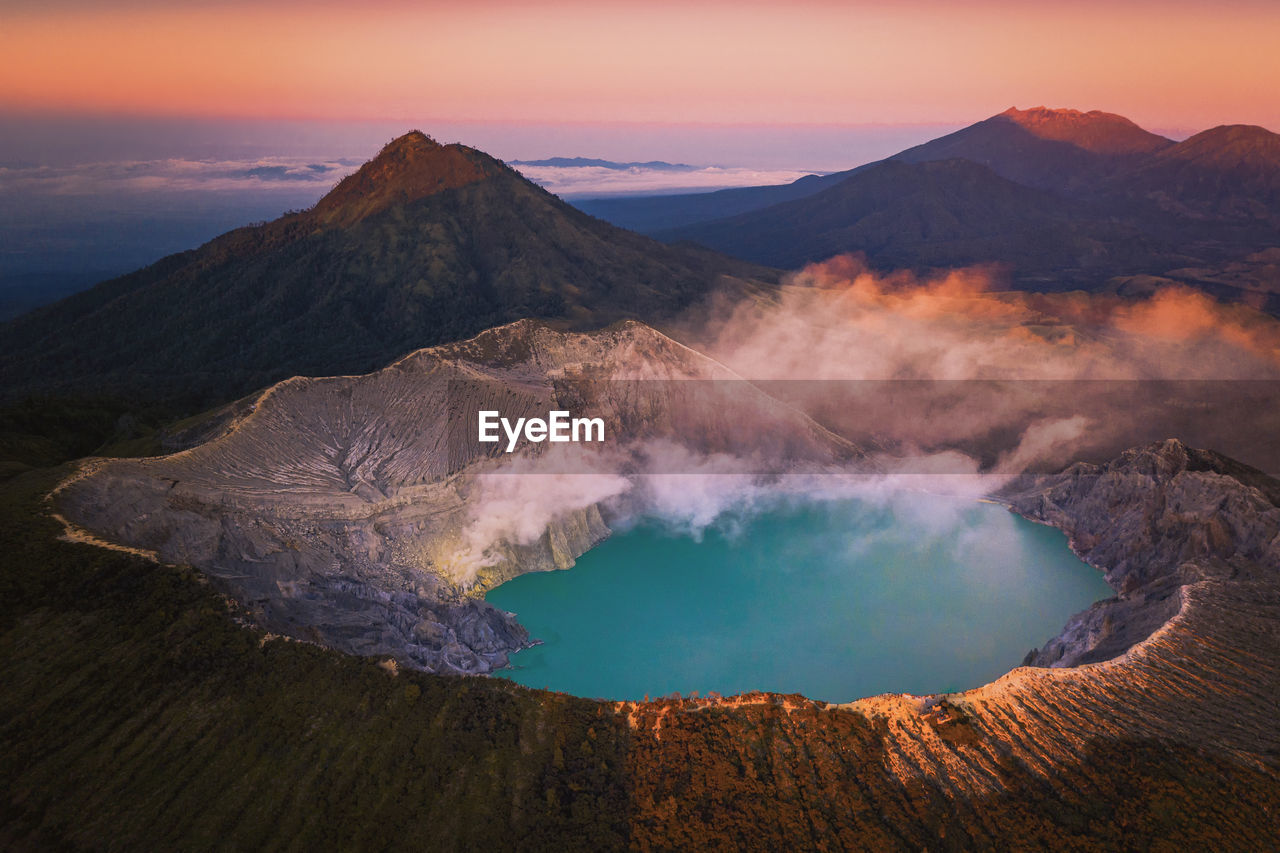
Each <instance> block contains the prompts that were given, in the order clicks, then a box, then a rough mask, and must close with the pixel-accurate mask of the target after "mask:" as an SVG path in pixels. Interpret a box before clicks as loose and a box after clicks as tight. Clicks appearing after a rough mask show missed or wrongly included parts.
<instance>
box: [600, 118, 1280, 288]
mask: <svg viewBox="0 0 1280 853" xmlns="http://www.w3.org/2000/svg"><path fill="white" fill-rule="evenodd" d="M578 205H579V206H580V207H581V208H582V209H583V210H586V211H587V212H589V213H592V214H593V215H596V216H601V217H603V218H606V219H608V220H609V221H611V222H614V223H615V224H618V225H621V226H623V227H629V228H635V229H636V230H639V231H642V232H644V233H648V234H653V235H655V236H658V237H659V238H660V239H663V240H665V241H668V242H673V243H676V242H684V241H691V242H695V243H699V244H702V245H705V246H708V247H710V248H714V249H717V250H719V251H722V252H725V253H727V254H731V255H734V256H736V257H740V258H743V259H747V260H752V261H756V262H759V263H766V264H770V265H774V266H778V267H784V268H795V267H799V266H801V265H803V264H805V263H808V262H811V261H818V260H823V259H825V258H828V257H830V256H832V255H834V254H838V253H842V252H861V253H863V254H865V255H866V256H867V258H868V260H869V261H870V262H871V263H872V264H873V265H876V266H878V267H882V268H893V267H911V268H916V269H922V268H929V267H937V266H952V265H957V264H973V263H990V264H996V265H999V266H1001V267H1003V268H1005V269H1007V270H1008V274H1009V280H1010V284H1011V285H1012V286H1015V287H1019V288H1025V289H1032V290H1061V289H1071V288H1086V289H1090V290H1098V289H1113V290H1116V289H1118V290H1121V291H1122V292H1123V291H1124V289H1125V288H1126V287H1128V288H1132V287H1135V286H1137V287H1149V286H1151V285H1152V284H1153V283H1158V281H1160V280H1168V281H1180V282H1185V283H1188V284H1192V285H1194V286H1197V287H1202V288H1204V289H1206V290H1208V291H1210V292H1213V293H1215V294H1216V295H1218V296H1221V297H1225V298H1229V299H1247V300H1249V301H1251V302H1253V303H1255V304H1259V305H1261V306H1263V307H1266V308H1268V310H1271V311H1273V312H1274V311H1277V310H1280V281H1275V280H1274V277H1273V276H1271V277H1268V276H1267V275H1266V274H1265V271H1261V272H1262V274H1261V275H1260V277H1259V279H1258V280H1256V281H1252V282H1250V281H1248V276H1242V275H1240V274H1239V269H1238V268H1239V267H1240V265H1244V266H1246V267H1248V266H1250V265H1259V266H1260V267H1261V266H1266V259H1267V258H1268V257H1269V255H1268V254H1267V251H1268V250H1270V249H1273V248H1275V247H1280V136H1278V135H1276V134H1274V133H1272V132H1270V131H1268V130H1265V129H1264V128H1260V127H1251V126H1243V125H1235V126H1224V127H1218V128H1213V129H1211V130H1207V131H1205V132H1203V133H1199V134H1197V135H1195V136H1193V137H1191V138H1190V139H1187V140H1185V141H1183V142H1174V141H1173V140H1171V139H1166V138H1164V137H1162V136H1158V135H1156V134H1153V133H1149V132H1147V131H1145V130H1143V129H1142V128H1140V127H1138V126H1137V125H1136V124H1134V123H1133V122H1131V121H1129V120H1128V119H1125V118H1123V117H1121V116H1117V115H1112V114H1110V113H1103V112H1097V111H1094V112H1087V113H1086V112H1079V111H1076V110H1051V109H1046V108H1044V107H1037V108H1035V109H1031V110H1018V109H1010V110H1006V111H1005V112H1003V113H1001V114H999V115H996V116H992V117H991V118H989V119H986V120H984V121H980V122H978V123H977V124H974V125H971V126H969V127H966V128H964V129H962V130H959V131H957V132H955V133H952V134H949V135H947V136H943V137H940V138H938V139H935V140H932V141H930V142H926V143H924V144H923V145H918V146H916V147H914V148H910V149H907V150H906V151H903V152H901V153H899V154H897V155H894V156H893V157H890V158H888V159H886V160H882V161H879V162H876V163H870V164H867V165H865V166H861V167H858V168H856V169H851V170H848V171H845V172H838V173H835V174H831V175H825V176H821V177H819V176H812V177H809V178H804V179H801V180H799V181H796V182H794V183H792V184H786V185H781V186H769V187H748V188H742V189H734V190H724V191H720V192H715V193H703V194H686V195H674V196H661V197H648V198H642V199H626V198H621V199H601V200H589V201H580V202H578ZM1227 266H1233V268H1235V269H1236V274H1234V275H1230V276H1228V275H1225V274H1224V272H1223V271H1224V269H1225V268H1226V267H1227ZM1228 279H1229V280H1230V281H1229V283H1228ZM1135 282H1139V284H1135Z"/></svg>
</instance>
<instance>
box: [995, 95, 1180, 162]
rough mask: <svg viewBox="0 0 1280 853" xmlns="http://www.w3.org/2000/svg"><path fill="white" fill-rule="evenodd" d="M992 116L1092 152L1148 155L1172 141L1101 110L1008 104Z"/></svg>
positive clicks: (1044, 136)
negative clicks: (1019, 107) (1013, 105)
mask: <svg viewBox="0 0 1280 853" xmlns="http://www.w3.org/2000/svg"><path fill="white" fill-rule="evenodd" d="M996 118H998V119H1001V118H1002V119H1005V120H1007V121H1011V122H1013V123H1014V124H1017V125H1018V126H1019V127H1021V128H1023V129H1024V130H1026V131H1028V132H1030V133H1032V134H1034V135H1035V136H1038V137H1040V138H1041V139H1052V140H1056V141H1058V142H1069V143H1071V144H1072V145H1075V146H1077V147H1080V148H1083V149H1085V150H1087V151H1092V152H1093V153H1095V154H1108V155H1116V154H1151V153H1154V152H1156V151H1159V150H1161V149H1163V148H1167V147H1169V146H1170V145H1172V144H1173V142H1172V141H1171V140H1169V139H1165V138H1164V137H1163V136H1157V135H1156V134H1154V133H1150V132H1148V131H1146V130H1143V129H1142V128H1140V127H1138V126H1137V125H1136V124H1134V123H1133V122H1131V121H1129V119H1127V118H1125V117H1124V116H1119V115H1116V114H1115V113H1104V112H1102V111H1101V110H1090V111H1089V112H1087V113H1086V112H1081V111H1080V110H1071V109H1050V108H1049V107H1044V106H1039V107H1032V108H1031V109H1027V110H1020V109H1018V108H1017V107H1009V109H1007V110H1005V111H1004V112H1002V113H1000V115H998V116H996Z"/></svg>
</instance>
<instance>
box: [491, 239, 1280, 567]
mask: <svg viewBox="0 0 1280 853" xmlns="http://www.w3.org/2000/svg"><path fill="white" fill-rule="evenodd" d="M993 277H994V276H993V273H992V272H990V271H986V270H981V269H966V270H955V271H950V272H946V273H943V274H940V275H937V276H934V277H918V276H915V275H912V274H909V273H895V274H890V275H881V274H877V273H875V272H873V271H871V270H869V269H868V268H867V267H866V266H865V265H863V264H862V263H861V262H860V261H859V260H858V259H855V258H850V257H840V258H835V259H833V260H831V261H828V262H826V263H823V264H816V265H813V266H810V267H808V268H806V269H804V270H802V271H800V272H799V273H796V274H795V275H793V276H792V277H791V278H790V280H789V281H788V282H787V285H786V286H785V287H784V288H783V289H782V291H781V293H780V294H779V296H778V297H777V298H776V299H760V300H746V301H738V302H733V303H728V304H722V305H720V306H718V308H717V309H716V310H714V311H712V312H711V316H710V319H706V317H705V316H704V317H703V318H702V319H700V320H699V321H698V323H697V325H696V326H694V325H687V326H685V327H684V328H682V329H680V330H679V332H678V334H677V336H678V337H680V338H681V339H682V340H684V341H686V342H687V343H689V344H691V345H692V346H693V347H694V348H695V349H697V350H699V351H701V352H703V353H706V354H708V355H710V356H712V357H713V358H715V359H716V360H718V361H719V362H721V363H722V364H724V365H726V366H727V367H729V368H730V369H731V370H732V371H733V372H734V373H736V374H737V375H739V376H741V377H744V378H745V379H748V380H752V384H753V385H754V386H755V387H758V388H760V389H762V390H764V391H765V392H766V393H767V394H769V395H771V396H772V397H774V398H776V399H779V400H783V401H784V402H786V403H788V404H790V405H792V406H794V407H795V408H797V409H799V410H801V411H803V412H805V413H806V414H808V415H810V416H811V417H812V418H813V419H814V420H816V421H817V422H818V423H820V424H821V425H823V426H824V427H826V428H828V429H830V430H831V431H832V432H834V433H835V434H836V435H838V436H841V437H842V438H845V439H848V440H849V441H852V442H854V443H855V444H856V445H858V446H860V447H862V448H864V449H867V450H868V451H869V454H868V456H867V457H865V458H863V459H861V460H859V461H858V462H856V463H852V464H850V465H847V466H826V467H822V466H816V467H812V466H811V467H810V468H808V469H804V468H798V469H797V470H795V471H791V472H782V473H779V472H777V471H773V472H769V473H762V472H761V470H760V468H759V464H758V460H756V459H749V458H745V456H743V457H739V456H735V455H733V454H728V453H714V454H707V453H699V452H697V451H696V450H694V449H692V448H689V447H686V446H683V445H680V444H675V443H671V442H647V443H643V444H642V446H641V447H634V446H633V447H627V448H622V447H618V446H611V447H609V448H606V449H604V450H599V451H594V452H593V453H594V455H593V456H592V460H593V461H592V462H591V463H590V465H589V466H588V470H585V472H582V471H583V469H582V468H579V469H577V470H578V471H580V472H582V473H565V470H566V469H565V468H563V467H558V464H557V461H556V458H555V455H554V454H549V453H548V454H542V455H539V456H536V457H532V458H528V459H525V460H523V461H521V462H519V463H513V464H514V465H515V466H516V467H510V468H504V469H502V470H501V471H500V472H499V473H496V474H493V475H489V476H482V477H481V478H480V480H479V485H478V488H477V491H476V493H475V494H474V495H473V501H472V504H471V506H472V524H471V527H470V529H469V530H468V531H467V534H466V538H467V552H468V554H469V555H470V559H472V560H473V561H474V562H475V564H476V565H477V566H481V565H484V564H485V563H486V561H487V560H488V559H489V558H488V557H486V556H485V555H486V549H487V548H488V546H489V544H490V543H492V542H494V541H496V540H506V541H510V542H517V543H520V544H529V543H530V542H532V541H534V540H536V539H537V537H538V536H541V535H542V533H543V531H544V530H545V529H546V524H547V522H549V521H550V520H551V519H553V518H556V517H560V516H562V515H564V514H565V513H567V512H571V511H576V510H581V509H582V508H584V507H586V506H588V505H591V504H598V505H601V506H603V507H604V509H605V511H606V513H607V515H608V516H609V518H610V520H611V522H612V524H613V525H614V526H618V525H624V526H625V525H627V524H629V523H630V521H631V520H633V519H638V518H646V519H658V520H660V521H662V522H663V523H665V524H666V525H667V526H669V527H670V528H672V529H673V530H676V531H679V532H683V533H686V534H689V535H692V536H695V537H696V536H699V535H701V532H702V531H703V530H705V529H706V528H707V527H708V526H709V525H711V524H713V523H715V522H717V520H720V521H721V523H723V520H724V518H725V517H732V516H735V515H738V516H742V515H748V514H750V513H753V512H758V511H761V510H763V509H767V508H768V507H770V506H776V505H777V503H778V502H779V501H804V500H825V499H845V498H856V499H859V500H863V501H867V502H870V503H877V504H882V505H887V504H890V503H892V504H895V505H896V506H898V507H899V508H900V512H901V513H902V514H903V515H904V517H907V516H910V517H912V518H913V520H914V522H915V523H917V524H918V525H920V526H922V527H927V526H929V525H930V524H931V521H930V518H929V513H928V512H925V513H923V517H921V514H920V513H917V514H914V515H911V514H910V513H908V512H907V511H906V510H905V507H907V506H909V505H910V504H911V503H912V501H911V499H910V497H909V496H910V495H911V494H912V493H917V494H918V493H920V492H929V493H937V494H950V495H959V496H964V497H970V498H979V497H982V496H984V495H988V494H991V493H992V492H994V491H995V490H997V489H999V488H1000V486H1002V485H1003V484H1004V483H1006V482H1007V481H1008V480H1009V479H1010V478H1011V477H1014V476H1017V475H1019V474H1021V473H1023V472H1025V471H1028V470H1047V469H1053V468H1057V467H1061V466H1062V465H1065V464H1067V463H1069V462H1071V461H1075V460H1079V459H1099V460H1101V459H1103V458H1109V457H1110V456H1112V455H1114V454H1115V453H1118V452H1120V451H1122V450H1124V449H1126V448H1128V447H1131V446H1134V445H1136V444H1141V443H1144V442H1147V441H1153V440H1157V439H1162V438H1167V437H1171V436H1176V437H1180V438H1184V439H1185V440H1188V441H1190V442H1192V443H1194V444H1198V445H1200V446H1207V447H1213V448H1215V449H1219V450H1222V451H1224V452H1226V453H1228V454H1229V455H1233V456H1236V457H1237V458H1242V459H1244V460H1245V461H1249V462H1252V463H1253V464H1255V465H1258V466H1259V467H1263V468H1269V469H1270V470H1280V452H1278V451H1277V449H1276V447H1275V446H1274V445H1275V442H1273V441H1272V440H1271V439H1270V438H1269V436H1273V435H1276V434H1280V423H1274V421H1276V419H1277V417H1278V416H1277V414H1275V413H1274V412H1272V411H1270V409H1267V408H1266V407H1265V401H1266V400H1268V399H1270V400H1274V393H1275V390H1276V386H1275V385H1273V384H1271V383H1273V382H1276V381H1277V380H1280V324H1278V323H1277V322H1276V321H1275V320H1274V319H1273V318H1271V317H1268V316H1266V315H1263V314H1261V313H1259V312H1257V311H1254V310H1253V309H1251V308H1248V307H1246V306H1241V305H1222V304H1219V303H1216V302H1214V301H1213V300H1212V299H1210V298H1209V297H1207V296H1205V295H1203V294H1201V293H1198V292H1193V291H1189V290H1185V289H1167V290H1162V291H1159V292H1157V293H1155V294H1154V295H1152V296H1150V297H1149V298H1145V299H1138V300H1133V299H1122V298H1119V297H1113V296H1105V295H1102V296H1097V295H1095V296H1090V295H1087V294H1082V293H1068V294H1055V295H1037V294H1026V293H1009V292H998V291H996V290H994V289H993V286H992V283H993ZM744 384H745V383H744ZM1259 401H1261V402H1259ZM1271 408H1274V407H1271ZM1242 413H1245V414H1246V416H1245V417H1241V414H1242ZM637 460H642V461H641V463H640V464H637ZM578 464H579V465H581V463H578ZM623 472H625V475H624V474H623ZM512 474H518V476H512ZM904 496H906V497H905V498H904ZM937 505H938V504H936V503H933V504H929V506H934V507H936V506H937ZM931 511H932V510H931ZM935 521H936V522H937V523H938V524H940V525H942V526H944V527H945V525H947V524H949V523H952V522H953V520H948V519H936V520H935Z"/></svg>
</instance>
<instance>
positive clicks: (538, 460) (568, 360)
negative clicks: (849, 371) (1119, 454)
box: [57, 321, 857, 673]
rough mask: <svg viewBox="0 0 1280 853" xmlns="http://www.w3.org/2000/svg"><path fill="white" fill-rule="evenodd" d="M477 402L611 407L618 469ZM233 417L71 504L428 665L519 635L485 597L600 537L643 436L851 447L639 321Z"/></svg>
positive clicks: (92, 482) (600, 410)
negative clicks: (606, 511) (496, 429)
mask: <svg viewBox="0 0 1280 853" xmlns="http://www.w3.org/2000/svg"><path fill="white" fill-rule="evenodd" d="M688 380H702V381H697V382H691V381H688ZM706 380H713V381H706ZM714 380H723V381H720V382H718V381H714ZM481 409H493V410H498V411H500V412H501V413H502V415H503V416H505V417H508V418H511V419H513V420H514V419H515V418H517V417H544V418H545V417H546V416H547V413H548V412H549V411H551V410H553V409H565V410H569V411H572V412H573V413H574V414H575V415H584V416H592V417H600V418H601V419H602V420H603V421H604V422H605V434H606V436H607V437H610V439H612V440H611V441H608V442H606V444H605V445H604V446H603V448H602V449H601V450H600V451H599V452H600V453H603V454H607V457H606V458H607V460H608V461H607V468H605V469H603V470H602V469H601V467H600V464H599V463H598V462H596V461H593V460H595V459H596V458H597V457H593V456H592V455H591V453H590V452H589V451H590V448H589V446H587V445H555V446H554V447H555V448H557V449H560V448H575V450H573V451H566V452H565V453H563V454H558V455H557V454H553V453H552V452H551V446H549V445H548V444H545V443H543V444H531V443H528V442H521V444H520V446H519V447H518V449H517V450H516V451H515V452H513V453H510V454H508V453H506V452H505V439H504V440H503V441H502V442H501V443H499V444H481V443H479V442H478V441H477V418H476V415H477V413H478V411H479V410H481ZM226 417H227V419H228V420H227V421H226V422H223V423H219V424H216V425H215V426H216V428H213V429H210V430H209V431H208V434H209V435H212V436H216V437H213V438H212V439H211V440H209V441H207V442H205V443H203V444H200V445H199V446H196V447H193V448H191V449H189V450H186V451H183V452H180V453H176V454H173V455H171V456H165V457H157V458H153V459H141V460H124V459H121V460H98V461H94V462H90V463H88V464H86V465H85V466H84V467H83V468H82V469H81V472H80V474H79V475H78V476H76V477H74V478H72V479H71V480H69V481H68V482H66V483H64V484H63V485H62V486H61V487H60V489H59V491H58V493H57V502H58V505H59V507H60V510H61V512H62V513H63V514H64V515H65V516H66V517H67V518H69V519H70V520H71V521H72V522H74V523H75V524H78V525H81V526H82V527H83V528H85V529H86V530H87V531H88V532H89V533H90V534H92V535H94V536H97V537H100V538H101V539H105V540H107V541H109V542H113V543H119V544H123V545H127V546H130V547H133V548H138V549H144V550H147V551H151V552H154V553H155V554H156V555H158V557H159V558H160V559H162V560H164V561H168V562H174V563H186V564H190V565H193V566H196V567H198V568H200V569H201V570H203V571H204V572H205V573H206V574H207V575H209V576H210V577H211V578H213V579H215V581H217V582H218V583H219V584H220V586H221V587H222V588H224V589H225V590H227V591H228V592H229V593H230V594H231V595H232V596H233V597H235V598H236V599H237V600H239V601H240V602H241V603H242V605H243V606H244V607H245V608H246V609H247V610H248V612H249V614H250V615H251V617H252V618H253V619H255V620H256V621H257V622H259V623H260V624H262V625H263V626H264V627H266V628H268V629H269V630H272V631H275V632H278V633H282V634H286V635H289V636H294V637H298V638H301V639H308V640H313V641H317V642H321V643H324V644H326V645H331V646H333V647H335V648H338V649H341V650H343V651H348V652H352V653H356V654H364V655H387V656H391V657H394V658H396V659H399V660H400V661H401V662H403V663H405V664H407V665H410V666H416V667H419V668H422V669H427V670H430V671H437V672H466V673H475V672H488V671H490V670H492V669H494V668H499V667H501V666H504V665H505V664H506V659H507V654H508V653H510V652H512V651H515V650H517V649H520V648H523V647H524V646H526V645H527V644H528V642H529V637H528V635H527V633H526V632H525V631H524V629H523V628H522V627H520V626H519V625H518V624H517V623H516V621H515V620H514V618H513V617H512V616H511V615H510V614H506V613H503V612H501V611H498V610H496V609H495V608H493V607H492V606H490V605H488V604H487V603H485V602H484V601H483V600H482V599H480V598H479V597H478V594H479V593H481V592H483V590H484V589H486V588H488V587H491V586H493V585H495V584H497V583H501V582H502V581H504V580H507V579H509V578H511V577H514V576H515V575H518V574H521V573H523V572H528V571H542V570H550V569H564V568H568V567H569V566H572V565H573V563H574V560H575V559H576V558H577V557H578V556H579V555H580V554H582V553H583V552H584V551H586V550H587V549H588V548H590V547H592V546H593V545H595V544H596V543H597V542H599V541H600V540H602V539H603V538H604V537H605V536H607V535H608V533H609V529H608V526H607V524H606V521H605V517H604V516H603V515H602V513H601V506H600V505H599V504H600V501H601V500H602V499H603V498H604V497H608V496H610V495H612V494H616V493H618V492H620V491H624V490H625V481H624V480H623V479H622V478H621V477H620V476H619V474H618V472H621V471H626V470H627V469H628V467H629V466H632V465H634V464H639V463H638V461H637V458H636V456H635V454H634V450H635V448H634V447H632V446H631V444H630V443H631V442H638V443H643V442H648V441H655V442H660V443H663V444H664V445H678V446H679V447H681V448H683V449H684V450H686V451H687V452H690V453H698V454H708V453H716V452H720V451H724V450H728V449H733V450H737V451H742V452H744V453H746V454H747V455H750V453H751V451H752V450H753V449H754V450H756V451H767V454H766V455H767V456H768V458H771V459H773V458H776V459H781V460H784V461H794V460H808V461H812V462H815V463H819V464H822V463H831V462H834V461H843V460H848V459H850V458H854V457H856V456H857V450H856V448H853V447H852V446H851V445H848V444H847V443H846V442H843V441H842V440H841V439H839V438H837V437H836V436H834V435H832V434H830V433H828V432H826V431H825V430H823V429H822V428H821V427H819V426H817V425H816V424H814V423H813V422H812V421H810V420H809V419H808V418H806V417H805V416H803V415H801V414H799V413H798V412H795V411H794V410H792V409H789V408H787V407H786V406H783V405H782V404H779V403H777V402H776V401H774V400H772V399H771V398H769V397H766V396H765V395H763V394H761V393H759V392H758V391H755V390H754V388H752V387H751V386H749V385H747V384H746V383H742V382H740V381H735V378H734V377H733V375H732V374H731V373H729V371H727V370H726V369H725V368H723V367H721V366H720V365H718V364H717V363H715V362H713V361H711V360H709V359H707V358H705V357H704V356H701V355H699V354H697V353H695V352H694V351H692V350H690V349H688V348H687V347H684V346H682V345H680V344H678V343H676V342H675V341H672V340H671V339H669V338H667V337H665V336H663V335H661V334H660V333H658V332H656V331H654V330H652V329H650V328H649V327H647V326H644V325H642V324H639V323H624V324H622V325H619V326H617V327H613V328H610V329H605V330H602V331H600V332H593V333H583V334H573V333H565V332H558V331H553V330H551V329H549V328H546V327H544V326H542V325H540V324H538V323H534V322H528V321H521V322H518V323H514V324H512V325H510V326H505V327H500V328H498V329H494V330H491V331H489V332H486V333H484V334H482V335H479V336H477V337H476V338H474V339H472V340H470V341H465V342H462V343H458V344H449V345H445V346H441V347H436V348H433V349H427V350H420V351H418V352H415V353H412V354H411V355H409V356H406V357H405V358H403V359H401V360H399V361H397V362H396V363H395V364H393V365H391V366H390V367H387V368H386V369H384V370H381V371H379V372H377V373H373V374H369V375H366V376H352V377H333V378H328V379H302V378H299V379H292V380H288V381H285V382H282V383H280V384H278V385H276V386H273V387H271V388H269V389H268V390H266V391H264V392H263V393H262V394H261V395H259V396H258V397H257V398H256V400H253V401H251V402H249V403H247V404H244V405H241V406H239V407H235V408H233V409H232V410H230V411H229V412H228V413H227V414H226ZM583 448H587V449H588V452H587V453H584V454H579V453H577V449H583Z"/></svg>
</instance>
